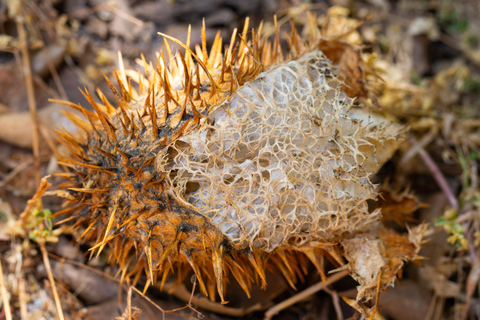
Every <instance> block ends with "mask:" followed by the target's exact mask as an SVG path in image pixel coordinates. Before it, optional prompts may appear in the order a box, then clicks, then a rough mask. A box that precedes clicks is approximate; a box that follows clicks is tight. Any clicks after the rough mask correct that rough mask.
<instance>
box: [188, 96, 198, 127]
mask: <svg viewBox="0 0 480 320" xmlns="http://www.w3.org/2000/svg"><path fill="white" fill-rule="evenodd" d="M189 98H190V97H189ZM190 104H191V105H192V112H193V122H194V123H195V124H198V123H199V122H200V114H199V113H198V110H197V108H196V107H195V104H194V103H193V101H192V98H190Z"/></svg>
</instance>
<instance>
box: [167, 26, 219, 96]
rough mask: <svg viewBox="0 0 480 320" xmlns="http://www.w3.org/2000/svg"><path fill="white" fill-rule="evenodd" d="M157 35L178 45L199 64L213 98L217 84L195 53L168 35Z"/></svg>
mask: <svg viewBox="0 0 480 320" xmlns="http://www.w3.org/2000/svg"><path fill="white" fill-rule="evenodd" d="M158 34H159V35H161V36H162V37H165V38H167V39H169V40H171V41H173V42H175V43H177V44H178V45H180V46H181V47H182V48H184V49H185V50H186V51H188V52H190V54H191V55H192V56H193V57H194V58H195V60H197V65H198V64H200V67H202V69H203V71H205V74H206V75H207V77H208V79H209V80H210V86H211V88H212V94H211V96H212V97H213V96H214V95H215V94H216V93H217V89H218V85H217V83H216V82H215V80H214V79H213V77H212V75H211V74H210V72H208V69H207V67H206V66H205V64H204V63H203V62H202V60H201V59H199V58H198V56H197V55H195V53H193V51H192V50H191V49H190V48H189V47H187V46H186V45H185V44H184V43H182V42H181V41H179V40H177V39H175V38H173V37H171V36H169V35H166V34H164V33H161V32H158Z"/></svg>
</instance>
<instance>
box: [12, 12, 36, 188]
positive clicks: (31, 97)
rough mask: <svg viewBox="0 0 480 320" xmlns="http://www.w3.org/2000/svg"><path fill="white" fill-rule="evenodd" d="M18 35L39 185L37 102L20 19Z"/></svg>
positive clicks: (25, 37)
mask: <svg viewBox="0 0 480 320" xmlns="http://www.w3.org/2000/svg"><path fill="white" fill-rule="evenodd" d="M17 30H18V37H19V40H20V44H21V45H20V46H21V50H22V65H23V76H24V78H25V87H26V88H27V97H28V107H29V109H30V114H31V116H32V123H33V163H34V165H35V182H36V186H39V185H40V148H39V141H38V116H37V104H36V101H35V89H34V88H33V80H32V68H31V66H30V57H29V54H28V46H27V36H26V34H25V28H24V26H23V23H22V22H21V21H17Z"/></svg>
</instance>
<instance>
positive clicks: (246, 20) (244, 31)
mask: <svg viewBox="0 0 480 320" xmlns="http://www.w3.org/2000/svg"><path fill="white" fill-rule="evenodd" d="M249 24H250V17H247V18H245V24H244V25H243V31H242V37H243V38H244V39H245V40H246V39H247V37H248V35H247V33H248V26H249ZM246 45H247V43H246V42H245V44H244V43H242V44H240V50H239V52H240V54H241V55H243V54H244V49H245V48H244V46H246ZM247 46H248V45H247Z"/></svg>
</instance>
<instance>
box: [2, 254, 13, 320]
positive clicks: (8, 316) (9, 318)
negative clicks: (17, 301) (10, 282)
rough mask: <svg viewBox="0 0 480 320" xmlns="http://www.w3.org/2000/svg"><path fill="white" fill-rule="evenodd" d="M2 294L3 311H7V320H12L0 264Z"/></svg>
mask: <svg viewBox="0 0 480 320" xmlns="http://www.w3.org/2000/svg"><path fill="white" fill-rule="evenodd" d="M0 292H1V293H2V302H3V311H5V320H12V312H11V311H10V302H9V301H8V296H7V288H6V287H5V281H4V279H3V269H2V263H1V262H0Z"/></svg>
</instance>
